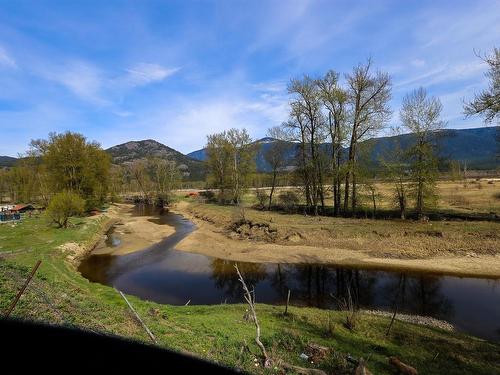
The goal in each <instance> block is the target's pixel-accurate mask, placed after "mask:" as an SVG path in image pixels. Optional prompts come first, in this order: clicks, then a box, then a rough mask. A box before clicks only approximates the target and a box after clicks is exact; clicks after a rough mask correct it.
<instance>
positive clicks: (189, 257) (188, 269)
mask: <svg viewBox="0 0 500 375" xmlns="http://www.w3.org/2000/svg"><path fill="white" fill-rule="evenodd" d="M151 210H152V208H150V207H141V206H137V207H135V208H134V214H135V215H151V213H152V211H151ZM158 220H159V222H160V223H161V224H164V225H172V226H173V227H174V228H175V230H176V231H175V233H174V234H173V235H171V236H169V237H167V238H166V239H164V240H162V241H161V242H159V243H157V244H155V245H153V246H151V247H148V248H146V249H144V250H141V251H138V252H134V253H131V254H127V255H119V256H115V255H96V254H91V255H90V256H88V257H87V258H86V259H84V260H83V261H82V263H81V264H80V267H79V271H80V272H81V274H82V275H83V276H84V277H86V278H87V279H88V280H90V281H92V282H98V283H101V284H105V285H109V286H113V287H115V288H117V289H119V290H121V291H123V292H125V293H128V294H132V295H135V296H138V297H140V298H142V299H146V300H151V301H155V302H159V303H165V304H173V305H184V304H186V303H187V302H188V301H189V303H190V304H220V303H239V302H243V298H242V292H241V285H240V283H239V281H238V278H237V275H236V271H235V269H234V262H232V261H227V260H222V259H217V258H211V257H207V256H205V255H200V254H194V253H188V252H183V251H177V250H175V245H176V244H177V243H179V241H181V240H182V239H183V238H184V237H185V236H187V235H188V234H189V233H191V232H192V231H193V230H195V229H196V226H195V225H194V224H193V223H192V222H190V221H188V220H186V219H184V218H183V217H182V216H180V215H176V214H173V213H167V212H161V213H159V215H158ZM120 243H121V239H120V236H119V235H118V234H116V233H114V231H113V229H111V230H110V232H108V237H107V240H106V242H105V243H103V244H101V246H108V247H117V246H120ZM238 267H239V268H240V270H241V271H242V273H243V275H244V277H245V279H246V281H247V284H249V285H253V286H254V287H255V294H256V300H257V302H261V303H268V304H283V303H284V302H285V300H286V296H287V293H288V290H290V291H291V298H290V303H291V304H293V305H296V306H315V307H320V308H337V307H338V304H339V301H344V300H345V299H346V296H347V291H348V290H349V292H350V294H351V295H352V296H353V300H354V301H355V303H356V304H358V305H359V307H361V308H364V309H378V310H387V311H392V310H393V308H394V306H395V305H397V306H398V311H399V312H401V313H409V314H416V315H423V316H430V317H433V318H437V319H442V320H446V321H448V322H450V323H452V324H453V325H454V326H455V327H457V329H459V330H460V331H463V332H466V333H470V334H472V335H475V336H478V337H482V338H485V339H489V340H492V341H500V280H499V279H496V280H493V279H479V278H460V277H454V276H453V277H452V276H443V275H432V274H423V273H401V272H386V271H376V270H363V269H355V268H340V267H336V266H334V265H319V264H299V265H297V264H270V263H265V264H264V263H242V262H238Z"/></svg>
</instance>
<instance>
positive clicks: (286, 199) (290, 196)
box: [278, 191, 300, 212]
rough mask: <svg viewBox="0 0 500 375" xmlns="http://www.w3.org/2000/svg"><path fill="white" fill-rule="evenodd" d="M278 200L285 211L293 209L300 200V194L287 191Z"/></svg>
mask: <svg viewBox="0 0 500 375" xmlns="http://www.w3.org/2000/svg"><path fill="white" fill-rule="evenodd" d="M278 201H279V202H280V204H281V206H282V207H283V209H284V210H285V211H287V212H288V211H291V210H293V209H294V208H295V206H297V205H298V204H299V202H300V199H299V196H298V195H297V193H295V192H293V191H285V192H283V193H281V194H280V195H279V196H278Z"/></svg>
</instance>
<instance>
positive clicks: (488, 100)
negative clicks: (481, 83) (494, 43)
mask: <svg viewBox="0 0 500 375" xmlns="http://www.w3.org/2000/svg"><path fill="white" fill-rule="evenodd" d="M480 58H481V59H482V60H483V61H484V62H486V64H488V66H489V70H488V71H487V72H486V74H485V75H486V77H487V78H488V80H489V86H488V88H487V89H485V90H483V91H481V92H480V93H478V94H476V95H475V97H474V99H473V100H472V101H470V102H466V103H464V114H465V115H466V116H467V117H470V116H475V115H480V116H483V117H484V120H485V121H486V122H487V123H491V122H493V121H494V120H496V121H497V122H498V121H500V48H494V49H493V53H492V54H491V55H489V56H484V57H480Z"/></svg>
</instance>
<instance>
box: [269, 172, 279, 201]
mask: <svg viewBox="0 0 500 375" xmlns="http://www.w3.org/2000/svg"><path fill="white" fill-rule="evenodd" d="M276 174H277V173H276V171H274V172H273V182H272V185H271V193H269V206H268V207H267V209H268V210H271V205H272V203H273V193H274V187H275V186H276Z"/></svg>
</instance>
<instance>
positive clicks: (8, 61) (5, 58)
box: [0, 46, 17, 68]
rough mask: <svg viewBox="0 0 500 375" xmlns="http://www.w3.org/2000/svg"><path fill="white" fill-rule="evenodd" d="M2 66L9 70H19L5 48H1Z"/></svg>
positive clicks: (0, 60)
mask: <svg viewBox="0 0 500 375" xmlns="http://www.w3.org/2000/svg"><path fill="white" fill-rule="evenodd" d="M0 65H3V66H6V67H8V68H17V64H16V61H15V60H14V59H13V58H12V57H11V56H10V55H9V54H8V53H7V51H6V50H5V48H3V47H2V46H0Z"/></svg>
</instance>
